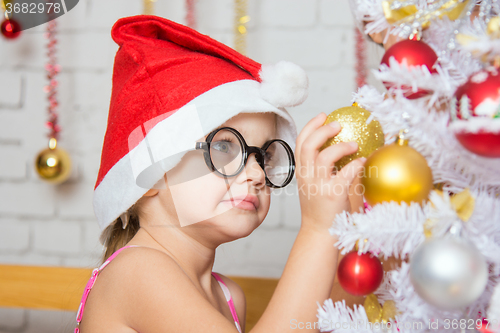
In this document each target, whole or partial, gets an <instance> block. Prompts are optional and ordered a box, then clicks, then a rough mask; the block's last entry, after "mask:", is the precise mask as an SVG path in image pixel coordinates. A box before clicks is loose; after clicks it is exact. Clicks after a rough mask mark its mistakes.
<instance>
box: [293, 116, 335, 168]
mask: <svg viewBox="0 0 500 333" xmlns="http://www.w3.org/2000/svg"><path fill="white" fill-rule="evenodd" d="M332 125H333V126H332ZM340 130H341V127H340V124H339V123H338V122H332V123H330V124H327V125H324V126H321V127H320V128H318V129H316V130H315V131H314V132H312V133H311V134H310V135H309V136H308V137H307V138H306V139H305V141H304V142H303V143H302V147H301V154H300V155H299V158H300V162H301V163H302V164H307V161H311V162H313V163H316V162H315V161H316V158H317V156H318V154H319V149H320V148H321V146H322V145H324V144H325V142H326V141H327V140H328V139H329V138H332V137H334V136H335V135H337V134H338V133H339V132H340Z"/></svg>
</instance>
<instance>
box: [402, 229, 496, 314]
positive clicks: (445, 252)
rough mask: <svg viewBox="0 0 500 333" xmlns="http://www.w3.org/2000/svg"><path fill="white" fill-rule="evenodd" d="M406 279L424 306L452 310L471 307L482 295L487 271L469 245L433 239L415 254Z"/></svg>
mask: <svg viewBox="0 0 500 333" xmlns="http://www.w3.org/2000/svg"><path fill="white" fill-rule="evenodd" d="M410 278H411V282H412V283H413V286H414V288H415V291H416V292H417V294H418V295H419V296H420V297H421V298H422V299H424V300H425V301H426V302H427V303H429V304H432V305H434V306H436V307H438V308H441V309H444V310H453V309H458V308H461V307H464V306H467V305H469V304H471V303H472V302H474V301H475V300H476V299H477V298H478V297H479V296H480V295H481V294H482V293H483V291H484V289H485V287H486V283H487V281H488V267H487V265H486V261H485V260H484V258H483V256H482V254H481V253H480V252H479V251H478V250H477V249H476V247H475V246H474V245H473V244H472V243H469V242H467V241H465V240H461V239H458V238H455V237H445V238H440V239H439V238H436V239H431V240H427V241H425V242H424V243H423V244H421V245H420V246H419V247H418V248H417V249H416V250H415V252H414V254H413V256H412V257H411V259H410Z"/></svg>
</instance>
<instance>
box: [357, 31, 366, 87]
mask: <svg viewBox="0 0 500 333" xmlns="http://www.w3.org/2000/svg"><path fill="white" fill-rule="evenodd" d="M354 33H355V36H356V37H355V38H356V88H359V87H362V86H364V85H365V84H366V77H367V70H366V40H365V36H364V35H363V33H362V32H361V31H359V29H358V28H357V27H354Z"/></svg>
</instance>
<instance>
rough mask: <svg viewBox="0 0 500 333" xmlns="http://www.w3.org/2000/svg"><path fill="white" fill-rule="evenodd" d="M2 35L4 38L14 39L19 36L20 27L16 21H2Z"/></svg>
mask: <svg viewBox="0 0 500 333" xmlns="http://www.w3.org/2000/svg"><path fill="white" fill-rule="evenodd" d="M1 30H2V35H4V37H5V38H9V39H14V38H17V37H19V35H20V34H21V25H20V24H19V23H17V21H16V20H13V19H10V20H4V21H3V22H2V26H1Z"/></svg>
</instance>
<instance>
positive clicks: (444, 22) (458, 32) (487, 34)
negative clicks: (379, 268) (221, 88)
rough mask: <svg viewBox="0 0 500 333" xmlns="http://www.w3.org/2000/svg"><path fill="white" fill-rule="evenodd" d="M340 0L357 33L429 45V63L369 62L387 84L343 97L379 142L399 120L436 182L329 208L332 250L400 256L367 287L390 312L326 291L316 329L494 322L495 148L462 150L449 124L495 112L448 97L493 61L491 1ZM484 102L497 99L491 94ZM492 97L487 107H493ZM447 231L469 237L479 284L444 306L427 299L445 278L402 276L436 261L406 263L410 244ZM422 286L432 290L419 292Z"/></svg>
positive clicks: (499, 289) (499, 308)
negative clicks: (334, 212)
mask: <svg viewBox="0 0 500 333" xmlns="http://www.w3.org/2000/svg"><path fill="white" fill-rule="evenodd" d="M350 4H351V9H352V11H353V14H354V17H355V20H356V21H357V23H358V25H359V27H360V28H361V29H362V30H363V32H364V33H365V34H371V33H377V32H387V33H386V35H385V40H387V39H388V38H389V37H390V36H389V33H391V34H393V35H396V36H399V37H401V38H403V39H408V38H412V37H420V38H421V41H423V42H425V43H426V44H427V45H429V46H431V47H432V49H433V50H434V51H435V52H436V54H437V55H438V63H437V64H436V66H435V72H434V73H430V72H429V69H428V68H426V67H424V66H416V67H413V68H408V67H407V66H405V64H404V63H398V62H396V61H395V59H394V58H391V59H390V60H389V65H381V66H380V68H379V70H378V71H374V75H375V77H376V78H377V79H378V80H380V81H381V82H384V83H387V82H390V83H392V87H391V88H390V89H389V91H388V92H384V93H380V92H379V91H378V90H377V89H375V88H374V87H371V86H368V85H366V86H363V87H361V88H359V89H358V91H357V92H355V93H354V94H353V102H356V103H357V104H358V105H359V106H360V107H363V108H364V109H366V110H369V111H370V112H372V115H373V116H374V118H375V119H376V120H378V121H379V122H380V124H381V125H382V128H383V130H384V133H385V136H386V145H388V144H391V143H393V142H394V141H395V140H396V138H397V137H398V134H399V133H400V131H401V130H402V129H404V130H406V131H407V133H406V135H405V138H406V139H408V140H409V146H410V147H412V148H414V149H415V150H416V151H418V152H419V153H420V154H421V155H422V156H424V157H425V159H426V161H427V164H428V165H429V167H430V168H431V169H432V174H433V183H434V185H435V187H436V188H438V187H439V188H440V190H433V191H432V192H431V193H430V195H429V198H428V201H426V202H425V203H423V204H419V203H416V202H415V203H411V204H406V203H404V202H402V203H396V202H383V203H379V204H376V205H373V207H371V209H370V210H367V211H365V212H359V213H358V212H351V213H349V212H344V213H343V214H339V215H338V216H337V217H336V219H335V221H334V222H333V225H332V227H331V229H330V233H331V234H332V235H336V236H337V237H338V239H339V241H338V242H337V243H336V244H335V245H336V246H337V247H338V248H339V249H340V250H341V253H342V254H345V253H347V252H350V251H353V250H354V249H355V246H356V244H358V253H360V254H361V253H365V252H372V253H376V254H378V255H379V256H382V257H383V258H384V259H387V258H389V257H395V258H402V259H405V258H406V261H403V262H402V264H401V266H400V267H398V268H396V269H394V270H392V271H388V272H386V273H385V275H384V279H383V282H382V284H381V285H380V287H379V288H378V289H377V290H376V291H375V292H374V295H375V296H376V297H377V298H376V300H377V301H378V302H380V303H381V306H382V305H384V304H385V303H387V302H390V303H391V305H392V304H393V305H394V306H395V310H396V315H394V316H392V317H391V318H390V319H387V320H386V321H382V320H380V321H378V322H377V321H375V320H373V318H370V317H371V315H370V313H369V312H370V311H372V310H373V309H370V311H368V309H365V307H364V306H363V305H358V306H354V307H353V308H349V307H348V306H346V304H345V302H340V301H338V302H334V301H333V300H331V299H329V300H327V301H325V303H324V304H323V305H321V304H318V307H319V308H318V314H317V317H318V321H319V324H320V328H321V331H322V332H331V331H332V332H380V331H390V332H426V331H432V332H465V331H469V332H473V331H481V332H500V328H499V327H500V197H499V194H500V156H497V157H483V156H480V155H478V154H476V153H473V152H471V151H469V150H468V149H466V148H464V146H463V145H462V144H461V143H460V142H459V140H457V137H455V135H454V132H453V131H452V129H456V128H462V129H463V128H468V127H472V128H473V129H472V130H471V129H470V128H469V130H470V132H472V133H481V131H485V132H487V133H490V134H493V135H498V136H500V119H498V118H495V119H493V117H489V118H487V117H476V118H480V119H475V118H474V114H473V112H472V111H473V110H471V108H472V106H471V100H470V99H469V97H468V96H467V95H463V96H464V97H462V98H460V99H457V98H456V97H455V93H456V91H457V88H459V87H460V86H462V85H464V84H465V83H466V82H467V81H468V80H469V79H470V78H471V76H472V75H473V74H475V73H477V72H480V71H481V70H484V69H485V68H490V69H489V70H492V71H493V72H494V71H496V70H497V69H498V65H499V64H500V61H499V59H500V18H498V15H499V13H500V3H498V2H497V1H496V0H488V1H481V0H456V1H454V0H451V1H450V0H441V1H439V0H436V1H431V0H413V1H411V0H408V1H398V0H392V1H385V0H384V1H383V0H350ZM395 18H396V19H395ZM495 62H496V63H495ZM492 65H496V66H497V67H496V68H495V67H491V66H492ZM495 75H496V74H495ZM405 86H406V87H411V88H412V91H413V92H415V91H416V90H417V89H422V90H425V91H428V92H429V94H428V95H426V96H424V97H420V98H415V99H408V98H406V97H405V94H406V93H405V90H404V89H402V87H405ZM407 90H408V89H407ZM457 101H458V104H459V105H457ZM492 103H497V104H500V100H498V101H493V102H492ZM497 104H495V105H494V107H496V108H498V105H497ZM464 112H465V113H464ZM469 119H470V120H471V121H470V122H467V120H469ZM455 121H456V122H461V123H460V124H459V125H457V124H455ZM450 122H453V123H454V126H455V127H452V126H450V125H449V124H450ZM497 142H498V141H497ZM492 148H495V147H492ZM497 150H498V148H497ZM438 185H439V186H438ZM449 239H458V240H460V241H462V240H464V241H465V242H467V244H470V245H471V247H470V249H471V251H469V253H467V254H470V255H471V256H473V255H476V258H477V260H476V261H477V262H480V261H484V263H485V264H486V267H487V269H486V272H487V273H485V274H486V277H487V282H486V283H485V286H484V284H483V287H482V288H481V292H480V293H478V294H477V295H476V297H474V300H472V301H467V300H466V299H465V298H464V299H463V301H464V302H465V303H467V304H465V305H463V306H458V305H460V304H456V305H457V306H456V307H453V306H448V307H446V306H444V305H443V304H445V302H444V300H443V299H442V298H440V299H437V298H438V297H440V296H439V295H441V294H444V295H451V294H452V293H453V292H456V293H460V291H456V290H455V291H454V290H453V287H454V286H453V285H450V286H448V287H449V288H448V289H447V290H443V288H441V289H439V288H436V287H433V286H432V285H430V284H429V285H425V286H424V288H427V289H428V290H424V292H422V290H420V289H419V288H421V287H422V286H419V285H418V281H416V278H415V277H414V278H413V279H412V274H413V276H417V274H416V273H415V272H414V271H412V269H413V270H416V269H418V270H420V271H425V270H429V271H430V270H433V269H434V270H436V268H435V267H434V268H433V267H426V266H425V265H422V264H420V263H416V259H415V257H414V256H415V253H416V250H417V251H420V252H422V250H421V249H422V245H423V244H424V243H425V244H428V243H429V242H430V241H431V240H432V241H434V243H435V244H438V245H439V244H441V245H443V246H444V244H446V240H449ZM436 251H438V250H436ZM474 251H477V253H476V252H474ZM420 254H421V253H419V255H420ZM438 254H439V253H436V255H438ZM457 255H458V257H456V258H459V259H460V258H461V257H460V254H457ZM456 258H455V259H456ZM471 258H472V257H471ZM412 259H414V260H413V261H412ZM464 262H465V257H464ZM471 269H472V268H471ZM417 273H420V272H417ZM423 273H428V272H423ZM477 275H480V273H478V274H477ZM471 283H472V282H471ZM455 287H456V286H455ZM433 288H435V289H434V290H433ZM469 289H470V290H466V291H464V294H467V293H469V294H470V293H471V292H472V289H473V286H472V285H471V286H470V288H469ZM425 292H427V293H429V292H430V293H431V294H432V293H434V296H430V297H428V296H427V297H426V296H425ZM433 297H434V298H435V299H434V300H433V299H432V298H433ZM450 299H453V298H451V297H450ZM392 302H393V303H392ZM387 304H389V303H387ZM483 319H486V320H487V322H486V321H485V322H483ZM486 323H487V324H488V326H487V327H486Z"/></svg>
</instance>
